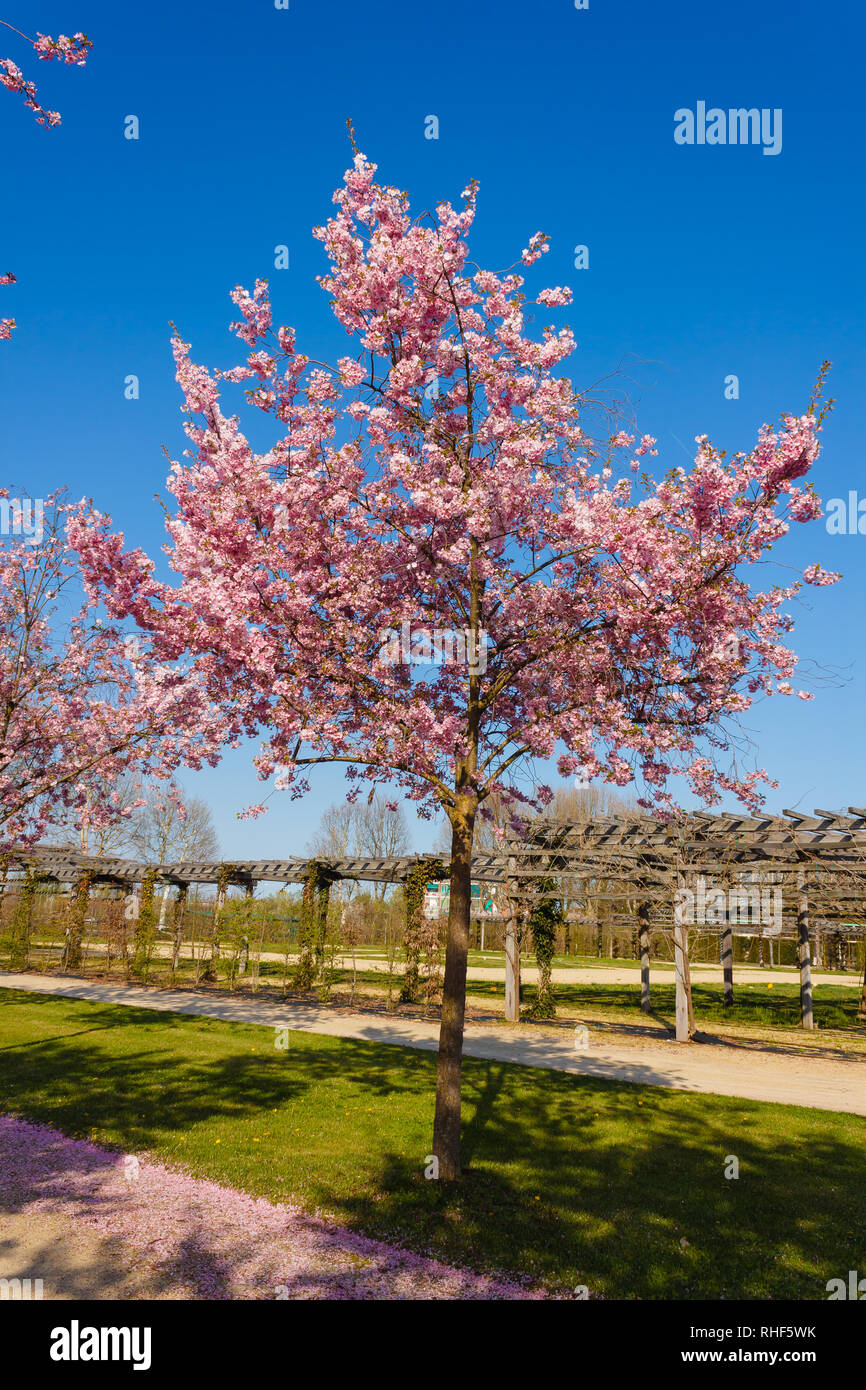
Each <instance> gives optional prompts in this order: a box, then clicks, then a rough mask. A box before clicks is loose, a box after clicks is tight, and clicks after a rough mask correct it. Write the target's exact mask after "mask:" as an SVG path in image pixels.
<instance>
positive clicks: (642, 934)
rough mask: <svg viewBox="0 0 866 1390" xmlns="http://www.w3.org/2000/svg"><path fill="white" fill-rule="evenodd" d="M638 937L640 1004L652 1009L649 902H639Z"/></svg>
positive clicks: (647, 1009)
mask: <svg viewBox="0 0 866 1390" xmlns="http://www.w3.org/2000/svg"><path fill="white" fill-rule="evenodd" d="M637 939H638V950H639V952H640V1006H641V1008H642V1009H643V1011H644V1013H645V1014H648V1013H649V1011H650V909H649V903H638V909H637Z"/></svg>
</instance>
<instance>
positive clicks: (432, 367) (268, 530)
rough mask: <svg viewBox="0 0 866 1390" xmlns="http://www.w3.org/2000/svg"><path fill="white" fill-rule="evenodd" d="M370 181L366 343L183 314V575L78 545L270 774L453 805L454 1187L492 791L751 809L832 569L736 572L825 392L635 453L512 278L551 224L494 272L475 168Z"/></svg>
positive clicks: (336, 253) (447, 1119)
mask: <svg viewBox="0 0 866 1390" xmlns="http://www.w3.org/2000/svg"><path fill="white" fill-rule="evenodd" d="M375 175H376V166H375V165H373V164H371V163H370V162H369V161H368V160H367V159H366V158H365V156H364V155H363V154H360V153H357V152H356V153H355V157H354V161H353V164H352V167H351V168H350V169H349V170H348V171H347V173H346V175H345V179H344V182H343V184H342V186H341V187H340V188H339V189H338V190H337V192H336V193H335V195H334V202H335V204H336V211H335V213H334V215H333V216H332V217H331V218H330V220H329V221H328V222H327V223H326V225H325V226H323V227H319V228H317V229H316V231H315V233H314V234H315V236H316V237H317V238H318V239H319V240H320V241H321V242H322V243H323V245H324V248H325V251H326V252H327V255H328V257H329V261H330V269H329V272H328V273H327V274H325V275H324V276H322V277H321V284H322V286H323V288H324V289H325V290H326V291H327V293H328V294H329V296H330V300H331V306H332V308H333V312H334V314H335V315H336V317H337V319H338V321H339V323H340V324H341V325H342V327H343V328H344V330H345V332H346V334H347V337H348V339H349V340H350V343H351V352H350V353H347V355H344V356H342V357H340V358H339V359H338V360H337V361H336V362H335V363H333V364H328V363H325V362H321V361H316V360H313V359H311V358H310V357H308V356H307V355H306V354H305V353H304V352H303V351H302V350H301V349H300V348H299V346H298V345H297V343H296V336H295V332H294V331H293V330H292V329H290V328H286V327H279V328H276V329H274V326H273V323H272V310H271V303H270V299H269V292H268V287H267V284H266V283H265V282H264V281H262V280H258V281H257V282H256V284H255V287H254V289H253V291H252V293H249V292H248V291H247V290H245V289H242V288H240V287H238V288H237V289H236V290H235V291H234V292H233V295H232V298H233V300H234V302H235V304H236V306H237V308H238V310H239V313H240V317H239V319H238V321H237V322H236V323H234V324H233V325H232V327H233V329H234V330H235V332H236V333H237V336H238V337H239V338H240V339H241V341H242V342H243V343H244V344H245V346H246V348H247V350H248V352H247V356H246V360H245V361H244V362H242V363H241V364H240V365H238V366H234V367H232V368H230V369H229V370H227V371H209V370H206V369H205V368H204V367H203V366H200V365H198V364H196V363H195V362H194V361H193V360H192V359H191V357H190V349H189V345H188V344H187V343H185V342H184V341H183V340H182V339H181V337H180V335H179V334H176V336H175V339H174V355H175V360H176V364H177V379H178V382H179V384H180V386H181V389H182V392H183V396H184V406H183V410H184V412H185V413H186V416H187V417H188V418H187V422H186V431H187V434H188V437H189V440H190V447H189V448H188V449H187V451H186V457H185V459H184V460H180V461H177V462H175V463H173V464H172V468H171V475H170V478H169V482H168V488H169V491H170V493H171V494H172V495H173V497H174V499H175V502H176V508H175V510H174V513H173V514H172V515H171V516H170V517H169V518H168V520H167V531H168V546H167V548H166V549H167V553H168V555H169V557H170V562H171V565H172V568H173V569H174V570H175V571H176V573H177V576H178V579H177V582H170V583H167V582H161V581H160V580H158V579H157V577H156V575H155V569H154V565H153V562H152V561H151V560H149V559H148V557H147V556H145V555H144V554H143V553H142V552H141V551H140V550H134V551H125V550H124V549H123V545H122V542H121V539H120V538H119V537H118V536H112V535H111V534H110V533H109V531H108V528H107V527H104V526H103V525H101V524H99V523H97V524H96V525H94V524H93V522H92V521H88V522H86V523H85V521H84V519H82V522H81V524H80V527H77V528H76V544H77V545H78V546H79V547H80V548H81V551H82V554H83V555H84V556H85V559H86V562H87V566H88V571H89V573H90V574H91V575H92V576H93V580H94V582H95V583H99V584H101V585H103V586H104V588H105V590H106V593H107V594H108V595H109V598H108V602H109V604H110V606H111V611H112V613H113V614H116V615H118V616H119V615H124V614H132V615H133V616H134V617H135V618H136V620H137V621H138V622H139V623H140V624H141V626H142V627H143V628H146V629H147V630H148V631H149V632H150V633H151V634H152V637H153V640H154V643H155V647H156V650H158V651H161V652H162V653H163V654H164V655H165V656H166V658H167V659H175V658H177V657H178V656H179V655H180V654H181V653H182V652H190V653H192V654H193V655H194V656H195V658H196V660H197V662H198V663H199V667H200V670H201V671H202V672H203V673H204V678H205V679H206V682H207V686H208V689H209V692H210V695H211V698H212V699H213V701H214V702H215V704H216V705H217V706H218V707H219V708H221V709H223V710H224V711H232V713H233V717H234V718H235V719H236V720H237V721H238V722H239V723H242V724H243V726H244V731H245V732H247V733H249V734H251V735H253V734H254V735H259V736H261V735H262V734H263V735H264V742H263V743H262V745H261V749H260V752H259V753H258V754H257V756H256V763H257V767H258V771H259V775H260V777H261V778H262V779H263V780H265V781H268V780H270V779H274V784H275V787H276V788H287V789H289V790H290V792H291V795H292V796H295V797H297V796H301V795H303V794H304V792H305V791H306V790H307V789H308V777H309V775H310V773H309V769H310V768H312V767H315V766H317V765H318V764H320V763H324V762H339V763H343V764H344V765H345V767H346V770H347V776H348V778H349V781H350V788H351V789H350V791H349V800H353V799H355V798H356V797H357V796H358V795H359V793H360V792H361V790H362V788H363V784H364V783H365V782H366V783H374V784H375V783H380V784H390V785H392V786H394V785H396V786H398V787H399V788H400V789H401V790H402V792H403V794H404V795H405V796H406V797H408V798H409V799H411V800H413V801H414V802H415V803H416V804H417V808H418V809H419V811H420V813H421V814H433V813H435V812H436V811H438V810H443V811H444V813H445V815H446V816H447V818H448V821H449V823H450V828H451V893H450V913H449V920H448V936H447V947H446V961H445V978H444V989H443V1007H442V1019H441V1033H440V1043H439V1058H438V1073H437V1091H436V1114H435V1122H434V1138H433V1149H434V1152H435V1154H436V1156H437V1158H438V1160H439V1175H440V1177H441V1178H443V1179H454V1178H456V1177H457V1176H459V1172H460V1142H459V1141H460V1091H461V1058H462V1039H463V1026H464V1014H465V985H466V961H467V950H468V945H469V923H470V879H471V861H472V850H473V839H474V832H475V826H476V820H477V818H478V817H479V815H481V816H483V814H484V803H485V801H486V799H487V798H488V797H489V796H490V795H491V793H492V792H493V791H494V790H495V789H499V791H500V792H501V794H502V795H503V796H504V797H505V798H506V800H508V801H509V802H511V803H512V805H513V804H514V803H515V802H523V803H526V802H527V801H529V802H531V804H532V805H533V806H534V807H542V806H544V805H545V804H547V803H548V802H549V800H550V797H551V791H550V789H549V788H547V787H544V786H540V787H536V789H535V791H534V792H531V791H530V790H528V789H526V788H525V786H524V785H523V783H518V773H519V770H520V769H521V768H526V767H531V766H532V765H533V764H534V761H535V760H538V759H550V758H552V757H557V758H558V768H559V772H560V774H561V775H562V776H564V777H570V776H573V775H575V774H577V773H581V774H582V775H585V776H587V777H592V778H596V779H601V780H603V781H605V782H607V783H610V784H611V785H613V786H618V787H625V786H627V785H628V784H629V783H631V782H632V781H633V780H635V779H638V780H639V782H640V784H641V787H640V789H641V791H642V799H643V802H644V804H646V805H651V806H655V807H657V808H658V809H659V810H660V811H661V812H665V811H668V810H670V809H671V808H672V807H673V805H674V802H673V798H672V794H671V792H670V791H669V790H668V786H667V784H668V782H669V779H670V778H671V776H672V775H674V774H677V773H679V774H681V775H682V776H684V777H685V779H686V781H687V783H688V785H689V787H690V788H691V790H692V791H693V792H694V793H695V794H696V795H697V796H699V797H700V798H702V799H703V800H704V801H705V802H706V804H708V805H710V804H714V803H715V802H717V801H718V799H719V797H720V796H721V795H722V794H723V793H730V794H733V795H734V796H736V797H738V798H740V799H741V800H742V801H743V802H744V803H745V804H746V805H747V806H750V807H756V806H758V805H759V804H760V802H761V799H762V793H761V784H762V783H764V782H766V781H767V780H768V779H767V777H766V774H765V773H764V771H763V770H762V769H757V770H754V771H750V772H747V773H743V772H738V771H736V770H735V769H734V768H733V767H732V766H731V765H730V750H731V739H732V736H733V735H732V728H735V727H736V721H737V720H738V719H739V717H740V716H741V715H742V714H743V712H744V711H746V710H747V709H748V708H749V706H750V705H751V704H752V702H753V701H754V699H755V698H756V697H758V696H769V695H773V694H775V693H776V692H782V693H791V692H792V689H793V688H792V686H791V684H790V679H791V677H792V675H793V670H794V666H795V657H794V655H793V654H792V653H791V651H790V650H789V649H788V648H787V647H786V646H785V645H783V642H782V638H783V637H784V635H785V634H786V633H787V632H788V631H789V629H790V628H791V625H792V620H791V617H790V615H789V613H788V606H789V603H790V600H792V599H793V597H794V596H795V594H796V593H797V591H798V589H799V587H800V583H801V582H802V581H805V582H806V583H809V584H819V585H820V584H824V583H829V582H832V579H833V578H834V576H831V575H828V574H826V573H824V572H822V571H821V570H820V569H819V568H818V567H817V566H814V565H813V566H811V567H810V568H809V569H807V570H806V572H805V573H804V574H803V575H802V580H796V581H795V582H789V583H786V584H784V585H781V586H778V587H774V588H771V589H769V590H766V591H759V590H756V589H755V588H753V586H752V584H751V582H750V578H751V567H752V566H753V565H754V564H755V563H756V562H758V561H759V560H761V559H762V558H763V557H765V555H766V552H767V551H768V550H769V549H770V547H772V545H773V544H774V543H775V542H776V541H778V540H779V539H780V538H781V537H782V536H783V535H784V534H785V532H786V531H787V530H788V528H789V526H790V524H791V522H806V521H809V520H811V519H812V518H815V517H817V516H818V515H819V514H820V504H819V501H818V499H817V497H816V495H815V493H814V491H813V489H812V487H811V486H810V485H809V483H808V482H807V480H806V479H807V474H808V473H809V470H810V468H811V466H812V464H813V462H814V459H815V457H816V455H817V452H818V433H819V430H820V427H821V420H822V415H823V410H821V411H819V410H818V409H817V406H818V401H819V400H820V394H819V393H816V396H815V398H814V399H813V401H812V404H811V405H810V407H809V409H808V410H807V411H806V413H805V414H800V415H785V416H783V417H782V419H781V422H780V423H779V424H778V425H777V426H776V427H770V426H766V427H764V428H763V429H762V430H761V431H760V434H759V437H758V439H757V442H756V443H755V444H754V446H753V447H752V448H751V449H750V450H748V451H747V452H742V453H737V454H735V455H734V456H733V457H727V456H726V455H725V454H723V453H721V452H720V451H719V450H717V449H716V448H714V447H713V445H712V444H711V442H710V441H709V439H708V438H707V437H706V436H700V437H699V438H698V440H697V449H696V456H695V461H694V465H693V466H692V467H690V468H688V469H685V468H683V467H673V468H671V469H670V470H669V471H668V472H667V473H666V474H665V475H664V476H663V477H662V478H661V480H658V479H654V478H653V477H652V476H650V475H649V474H643V475H642V474H641V468H642V460H646V459H648V458H649V457H654V456H655V455H656V448H655V441H654V440H653V439H652V438H651V437H649V436H643V437H642V438H640V439H639V440H637V441H636V439H635V437H633V436H632V435H630V434H628V433H626V432H625V431H623V430H617V431H616V432H615V433H614V434H613V435H611V436H610V437H609V438H604V439H601V438H598V437H596V435H595V434H594V433H592V432H591V431H590V430H589V429H588V428H587V422H586V420H585V418H584V416H585V413H586V409H587V402H586V399H585V397H584V396H583V395H582V393H581V392H580V391H579V390H578V389H577V388H576V387H575V386H574V385H573V383H572V381H571V380H570V379H569V377H568V376H566V375H565V374H564V373H563V371H562V370H561V366H562V363H563V362H564V361H565V360H566V358H567V357H568V356H569V355H570V354H571V353H572V352H573V351H574V348H575V342H574V338H573V336H572V333H571V331H570V329H569V328H567V327H562V326H560V327H556V326H544V324H541V325H537V324H536V319H537V318H538V316H539V313H540V312H543V313H544V314H545V315H547V313H548V311H554V310H557V309H558V308H559V307H560V306H562V305H565V304H567V303H568V302H569V299H570V292H569V291H568V290H567V289H564V288H562V287H555V288H552V289H550V288H548V289H542V290H541V291H540V292H538V293H536V294H535V297H534V299H531V298H530V297H529V294H528V291H527V290H526V289H525V287H524V286H525V276H524V270H525V269H526V268H529V267H531V266H532V265H533V264H534V263H535V262H537V261H538V260H539V259H540V258H541V256H542V255H543V254H544V252H545V251H546V250H547V240H546V238H545V237H544V236H543V235H542V234H541V233H536V234H535V235H534V236H532V238H531V239H530V241H529V243H528V245H527V247H526V249H525V250H524V251H523V253H522V256H521V258H520V262H518V263H517V264H516V265H515V266H514V267H512V268H511V269H508V270H506V271H503V272H493V271H490V270H485V269H480V268H478V267H477V266H476V265H473V264H472V263H470V261H469V252H468V245H467V236H468V234H469V231H470V229H471V227H472V223H473V219H474V217H475V213H476V197H477V185H476V184H475V183H472V184H470V185H469V187H467V188H466V189H465V190H464V193H463V195H462V203H461V204H460V205H458V206H457V207H453V206H452V205H451V204H449V203H447V202H442V203H440V204H439V206H438V207H437V209H436V211H435V213H432V214H426V215H424V216H422V217H420V218H417V219H413V217H412V215H411V212H410V208H409V203H408V198H407V195H406V194H405V193H403V192H401V191H399V190H398V189H396V188H393V187H387V186H382V185H380V184H379V183H377V181H376V177H375ZM237 383H243V384H245V386H246V399H247V403H248V405H249V406H250V407H253V408H254V410H257V411H259V412H263V413H264V414H265V415H266V416H268V417H271V418H272V421H273V434H272V436H271V440H272V442H270V443H269V445H268V447H266V448H264V449H263V450H262V449H259V448H257V447H256V446H255V445H254V444H253V443H252V442H251V441H250V439H248V437H247V435H246V434H245V433H244V432H243V430H242V427H241V421H240V418H239V416H238V415H237V414H233V413H224V411H223V407H222V404H221V396H222V394H223V393H224V392H225V391H226V389H228V391H229V392H231V390H232V389H233V386H234V385H235V384H237ZM88 531H89V534H87V532H88ZM797 693H798V694H800V695H801V696H802V698H810V697H809V695H808V693H807V692H805V691H798V692H797ZM264 809H265V808H264V803H261V804H260V805H258V806H255V807H252V808H250V812H249V813H250V814H259V813H261V811H263V810H264Z"/></svg>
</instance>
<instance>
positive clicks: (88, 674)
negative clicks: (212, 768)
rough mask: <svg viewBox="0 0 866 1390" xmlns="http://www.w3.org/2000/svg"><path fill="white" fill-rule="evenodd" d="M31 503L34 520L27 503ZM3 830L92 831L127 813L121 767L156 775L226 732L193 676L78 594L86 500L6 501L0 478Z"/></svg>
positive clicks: (209, 749) (38, 834) (196, 762)
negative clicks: (73, 531) (77, 539)
mask: <svg viewBox="0 0 866 1390" xmlns="http://www.w3.org/2000/svg"><path fill="white" fill-rule="evenodd" d="M37 509H38V511H39V515H40V522H39V526H38V528H37V527H36V526H35V525H33V524H32V512H33V511H34V510H37ZM0 513H2V519H3V524H2V527H0V531H2V533H3V534H2V536H0V837H2V841H3V843H4V846H5V847H7V848H8V847H9V846H10V845H13V844H18V845H21V844H32V843H33V842H35V841H37V840H39V839H41V838H42V837H43V835H44V834H45V833H46V831H47V830H49V829H50V828H52V827H53V828H55V829H57V828H61V827H64V826H66V827H68V825H69V823H70V820H72V821H73V822H76V821H77V822H79V823H80V822H81V821H86V823H87V824H88V826H89V827H90V828H91V829H93V830H94V831H98V830H99V829H100V827H106V826H108V825H110V824H111V823H112V822H113V821H116V820H117V819H119V818H121V817H125V816H128V815H129V813H130V810H131V809H132V806H133V805H134V802H132V803H131V802H130V801H129V798H128V797H127V796H125V795H124V794H123V790H122V789H123V786H124V784H125V783H124V774H128V773H130V772H135V773H136V774H137V775H138V776H144V775H151V776H155V777H161V778H164V777H166V776H168V775H170V773H171V772H172V771H173V770H174V769H175V768H176V767H177V766H178V765H179V764H180V763H181V762H184V763H186V764H188V765H190V766H200V765H201V762H202V759H203V758H204V757H206V756H208V754H209V756H210V758H211V760H212V761H214V760H215V757H216V754H215V752H214V749H215V748H218V747H219V746H220V745H221V742H222V740H223V738H224V737H225V736H226V732H227V726H226V724H225V722H224V721H221V720H220V718H219V715H218V711H217V710H215V709H214V708H212V707H211V706H210V703H209V701H208V697H207V691H206V689H205V687H204V685H203V684H202V682H201V680H200V678H199V677H198V676H195V675H193V674H192V673H190V672H189V671H188V670H185V669H184V668H183V667H182V666H181V665H179V664H178V663H174V664H172V665H168V664H166V663H164V662H163V661H161V660H155V659H154V658H153V656H152V653H151V652H150V651H149V650H148V645H147V643H146V641H143V640H142V638H141V637H140V636H136V635H135V634H134V633H130V632H124V631H123V630H122V628H121V627H120V626H119V625H118V624H117V623H108V622H106V621H105V619H104V617H102V616H100V615H101V613H102V610H101V608H100V602H99V599H100V595H99V592H98V587H95V586H92V585H91V588H90V591H89V592H88V594H87V595H86V596H84V597H83V601H82V602H79V600H80V599H81V586H80V564H79V559H78V556H77V555H76V553H75V551H74V548H73V547H72V546H71V545H70V543H69V539H68V530H69V528H70V527H71V526H72V524H73V523H75V524H76V525H77V526H79V527H82V526H86V525H87V523H88V520H89V519H90V517H91V513H90V510H89V508H88V506H87V505H86V504H85V503H83V502H81V503H77V504H74V505H73V504H70V503H68V502H64V501H62V500H61V499H59V498H57V497H54V498H49V499H47V501H46V503H42V502H41V501H38V502H37V503H36V504H33V503H32V502H31V504H30V507H28V506H27V505H26V504H25V502H24V500H23V499H17V500H13V501H10V500H9V499H8V496H7V493H6V490H5V489H0Z"/></svg>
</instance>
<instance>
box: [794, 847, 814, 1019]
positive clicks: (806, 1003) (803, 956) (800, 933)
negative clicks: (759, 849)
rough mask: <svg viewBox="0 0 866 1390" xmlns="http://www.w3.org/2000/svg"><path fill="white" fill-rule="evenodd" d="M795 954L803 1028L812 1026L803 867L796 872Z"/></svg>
mask: <svg viewBox="0 0 866 1390" xmlns="http://www.w3.org/2000/svg"><path fill="white" fill-rule="evenodd" d="M797 956H798V959H799V962H800V1021H801V1022H802V1025H803V1027H804V1028H814V1027H815V1021H814V1018H813V1015H812V945H811V942H810V941H809V895H808V893H807V891H806V871H805V869H800V870H798V872H797Z"/></svg>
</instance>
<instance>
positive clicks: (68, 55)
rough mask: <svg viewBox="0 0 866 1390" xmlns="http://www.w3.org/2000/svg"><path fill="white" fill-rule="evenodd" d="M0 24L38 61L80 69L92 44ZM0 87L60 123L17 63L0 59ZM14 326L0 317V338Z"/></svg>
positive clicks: (2, 281) (45, 121) (40, 116)
mask: <svg viewBox="0 0 866 1390" xmlns="http://www.w3.org/2000/svg"><path fill="white" fill-rule="evenodd" d="M0 25H2V27H3V28H4V29H9V30H11V32H12V33H13V34H17V35H18V37H19V38H20V39H24V41H25V43H29V44H30V47H31V48H32V49H33V51H34V52H35V53H36V55H37V57H39V58H40V59H41V61H42V62H51V60H52V59H54V58H56V59H57V60H58V61H60V62H62V63H74V64H75V65H76V66H77V67H82V68H83V67H84V64H85V62H86V61H87V55H88V53H89V52H90V49H91V48H92V47H93V45H92V44H91V42H90V39H89V38H88V37H87V35H86V34H73V36H72V38H69V37H68V35H66V34H59V35H58V36H57V38H56V39H52V38H51V37H50V36H49V35H48V34H39V33H37V35H36V38H35V39H31V38H28V37H27V35H26V34H22V32H21V30H20V29H16V28H15V27H14V25H12V24H8V23H7V22H6V20H5V19H0ZM0 86H3V87H5V88H6V89H7V91H10V92H19V93H20V94H21V96H23V98H24V105H25V106H27V107H29V109H30V110H31V111H32V112H34V114H35V116H36V121H37V124H39V125H43V126H45V127H46V128H47V127H50V126H56V125H60V112H59V111H47V110H46V109H45V107H44V106H43V105H42V104H41V102H39V101H37V99H36V84H35V83H34V82H31V81H29V80H28V79H27V78H25V76H24V74H23V73H22V71H21V69H20V68H19V67H18V65H17V63H14V62H13V61H12V59H11V58H0ZM14 284H15V276H14V275H12V274H11V273H10V272H6V273H5V274H3V275H0V285H14ZM14 327H15V320H14V319H0V339H2V338H9V337H10V336H11V334H12V329H13V328H14Z"/></svg>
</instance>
